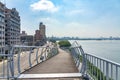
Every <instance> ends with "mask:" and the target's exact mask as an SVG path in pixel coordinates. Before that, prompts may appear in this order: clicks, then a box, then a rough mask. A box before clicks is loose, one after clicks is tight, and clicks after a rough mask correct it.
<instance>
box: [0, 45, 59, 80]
mask: <svg viewBox="0 0 120 80" xmlns="http://www.w3.org/2000/svg"><path fill="white" fill-rule="evenodd" d="M57 53H58V49H57V46H54V45H51V46H44V47H41V46H39V47H38V46H13V47H11V49H10V50H9V51H8V54H0V58H1V61H0V79H8V80H9V79H10V80H11V79H15V78H17V77H18V76H19V75H20V74H21V73H22V72H24V71H26V70H28V69H30V68H32V67H33V66H35V65H37V64H39V63H41V62H43V61H45V60H47V59H49V58H51V57H52V56H54V55H56V54H57Z"/></svg>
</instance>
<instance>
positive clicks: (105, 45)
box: [70, 40, 120, 63]
mask: <svg viewBox="0 0 120 80" xmlns="http://www.w3.org/2000/svg"><path fill="white" fill-rule="evenodd" d="M70 42H71V43H72V42H74V40H71V41H70ZM77 42H78V43H79V44H80V45H82V48H83V49H84V52H85V53H89V54H94V55H96V56H100V57H103V58H106V59H109V60H111V61H114V62H117V63H120V40H77Z"/></svg>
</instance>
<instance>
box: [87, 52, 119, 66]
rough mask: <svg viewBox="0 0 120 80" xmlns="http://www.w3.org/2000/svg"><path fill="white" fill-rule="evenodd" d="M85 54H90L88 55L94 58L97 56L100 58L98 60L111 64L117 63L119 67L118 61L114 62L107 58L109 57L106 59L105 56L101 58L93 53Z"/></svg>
mask: <svg viewBox="0 0 120 80" xmlns="http://www.w3.org/2000/svg"><path fill="white" fill-rule="evenodd" d="M85 54H87V55H90V56H92V57H95V58H98V59H100V60H103V61H106V62H108V63H111V64H113V65H117V66H118V67H120V64H119V63H117V62H114V61H111V60H109V59H106V58H103V57H98V56H96V55H94V54H89V53H85Z"/></svg>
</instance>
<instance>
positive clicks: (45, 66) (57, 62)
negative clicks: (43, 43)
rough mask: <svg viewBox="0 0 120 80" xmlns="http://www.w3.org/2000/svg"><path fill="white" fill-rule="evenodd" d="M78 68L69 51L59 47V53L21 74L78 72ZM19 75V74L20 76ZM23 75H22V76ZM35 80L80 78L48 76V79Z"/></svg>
mask: <svg viewBox="0 0 120 80" xmlns="http://www.w3.org/2000/svg"><path fill="white" fill-rule="evenodd" d="M78 72H79V71H78V69H77V67H76V65H75V63H74V60H73V58H72V56H71V54H70V53H68V52H66V51H64V50H62V49H60V48H59V53H58V54H57V55H56V56H54V57H52V58H50V59H48V60H46V61H44V62H42V63H40V64H38V65H36V66H34V67H32V68H31V69H29V70H27V71H25V72H23V74H46V75H47V74H51V73H52V74H54V73H55V74H60V73H62V74H64V73H73V74H74V73H78ZM20 77H21V76H20ZM22 77H23V76H22ZM20 80H34V79H20ZM35 80H82V79H80V78H77V77H72V78H52V79H51V78H50V79H49V78H48V79H35Z"/></svg>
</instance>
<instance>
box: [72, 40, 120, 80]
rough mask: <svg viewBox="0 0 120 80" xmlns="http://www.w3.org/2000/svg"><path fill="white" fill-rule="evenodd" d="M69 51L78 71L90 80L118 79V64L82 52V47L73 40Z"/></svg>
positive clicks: (119, 70) (119, 69)
mask: <svg viewBox="0 0 120 80" xmlns="http://www.w3.org/2000/svg"><path fill="white" fill-rule="evenodd" d="M71 53H72V55H73V59H74V61H75V63H76V66H77V67H78V69H79V70H80V73H82V75H83V76H84V77H86V78H89V79H90V80H119V79H120V64H118V63H116V62H113V61H110V60H107V59H104V58H101V57H98V56H95V55H92V54H88V53H84V51H83V49H82V47H81V46H80V45H79V44H78V43H77V42H74V43H73V44H72V47H71Z"/></svg>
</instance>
